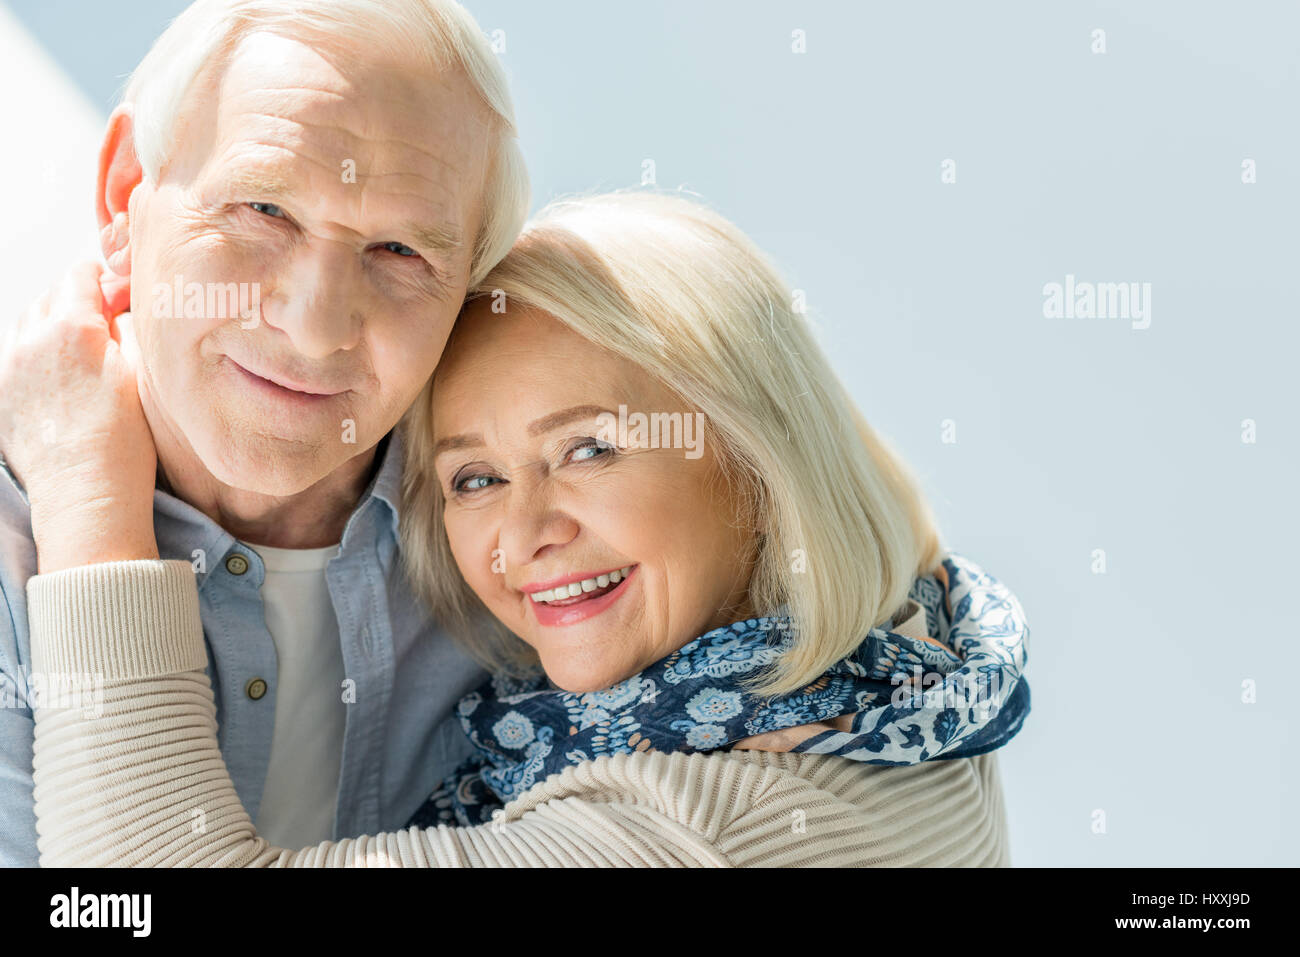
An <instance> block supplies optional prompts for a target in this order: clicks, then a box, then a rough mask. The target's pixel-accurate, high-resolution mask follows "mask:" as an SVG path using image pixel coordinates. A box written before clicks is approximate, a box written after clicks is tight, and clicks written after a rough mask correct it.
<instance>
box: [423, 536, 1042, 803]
mask: <svg viewBox="0 0 1300 957" xmlns="http://www.w3.org/2000/svg"><path fill="white" fill-rule="evenodd" d="M909 598H910V599H911V600H913V601H915V602H917V603H918V604H919V605H920V606H921V607H922V609H923V610H924V612H925V621H926V627H927V631H928V633H929V635H930V637H931V638H933V639H936V640H937V641H938V642H939V643H941V645H942V647H940V646H939V645H936V644H934V643H932V642H927V641H923V640H921V639H918V638H913V637H910V636H908V635H904V634H899V633H898V632H895V631H891V630H889V629H887V628H884V627H877V628H872V629H871V630H870V631H869V632H868V634H867V635H866V637H865V638H864V639H863V641H862V642H861V643H860V644H859V645H858V646H857V647H856V648H855V649H854V651H853V652H852V653H850V654H849V655H848V656H846V657H845V658H842V659H841V660H839V661H838V662H836V663H835V664H834V665H832V666H831V667H830V668H828V669H827V670H826V672H824V673H823V674H822V675H821V676H820V677H818V678H817V679H816V680H814V681H813V682H812V683H810V684H808V685H806V686H805V687H803V688H801V689H799V690H797V691H795V692H794V693H792V694H789V695H786V696H783V697H778V698H759V697H756V696H754V695H752V694H750V693H749V692H748V691H747V690H746V689H745V687H744V685H743V684H742V682H743V681H744V680H745V679H750V680H752V679H753V678H754V677H755V676H756V675H758V674H761V673H763V671H764V670H765V669H767V668H768V667H769V666H770V665H771V664H772V663H773V662H775V661H776V660H777V658H779V657H780V655H781V654H782V653H783V652H784V651H785V650H787V649H788V648H789V647H790V646H791V645H792V644H793V642H794V641H795V638H796V635H795V628H794V626H793V624H792V622H791V620H790V619H789V617H788V616H786V615H784V614H777V615H773V616H769V617H762V618H750V619H746V620H744V621H738V622H735V623H733V624H731V625H728V626H724V627H721V628H715V629H713V630H712V631H709V632H706V633H705V634H703V635H701V636H699V637H698V638H695V639H694V640H692V641H690V642H688V643H687V644H685V645H683V646H682V647H681V648H679V649H678V650H677V651H675V652H673V653H672V654H670V655H668V656H666V657H664V658H662V659H660V660H659V661H658V662H656V663H655V664H653V665H651V666H650V667H648V668H646V669H645V670H644V671H641V672H640V673H638V674H636V675H633V676H632V677H630V678H628V679H626V680H625V681H621V682H619V683H618V684H616V685H613V686H611V687H609V688H606V689H603V690H601V691H592V692H586V693H576V692H568V691H563V690H560V689H557V688H555V687H554V686H553V685H552V684H551V683H550V682H549V681H548V679H547V678H546V676H545V675H544V674H540V673H539V674H538V675H536V676H531V677H528V678H524V679H509V678H504V677H493V678H492V679H490V680H489V681H488V682H486V683H485V684H484V685H483V686H482V687H481V688H479V689H478V690H477V691H475V692H472V693H471V694H468V695H466V696H465V697H464V698H462V699H461V700H460V703H459V705H458V707H457V715H458V717H459V719H460V722H461V725H462V727H463V728H464V730H465V733H466V735H467V736H468V737H469V740H470V741H471V743H472V744H473V745H474V748H475V753H474V754H473V755H471V756H470V757H469V758H468V759H467V760H466V761H465V762H463V763H462V764H461V766H460V767H458V768H457V769H456V771H455V772H453V773H452V774H451V775H450V776H449V777H448V778H447V779H446V780H445V781H444V782H443V784H442V785H441V786H440V787H439V788H438V789H437V790H436V791H435V792H434V793H433V794H432V795H431V796H430V797H429V798H428V799H427V800H426V801H425V803H424V804H423V805H422V806H421V807H420V809H419V810H418V811H417V812H416V813H415V814H414V815H413V816H412V818H411V819H410V821H409V822H408V823H407V825H406V826H407V827H411V826H421V827H427V826H430V825H437V824H449V825H453V826H455V825H460V826H471V825H475V824H481V823H485V822H488V821H490V820H492V818H493V815H494V814H495V813H496V812H497V811H499V810H500V809H501V808H502V807H504V805H505V804H507V803H509V802H510V801H512V800H513V799H515V798H517V797H518V796H519V795H521V794H523V793H524V792H525V791H527V790H528V789H529V788H531V787H533V786H534V785H535V784H538V783H540V782H541V781H544V780H545V779H546V778H548V777H550V776H551V775H553V774H556V773H558V772H560V771H562V770H564V768H566V767H569V766H571V765H575V764H578V763H581V762H583V761H591V760H594V759H595V758H597V757H600V756H601V755H612V754H628V753H632V752H636V751H645V750H656V751H665V752H672V751H685V752H701V751H717V750H729V749H730V746H731V745H732V744H733V743H735V742H737V741H740V740H742V739H744V738H748V737H751V736H753V735H760V734H764V733H767V732H774V731H780V730H783V729H787V728H798V727H800V726H807V725H816V726H819V727H825V728H826V730H822V731H819V732H817V733H814V734H811V735H810V736H809V737H807V738H806V739H805V740H802V741H801V742H799V743H798V744H795V745H794V746H793V747H791V748H790V750H792V751H795V752H804V753H810V754H834V755H839V756H841V757H845V758H848V759H850V760H854V761H862V762H865V763H869V764H886V765H906V764H917V763H920V762H922V761H929V760H935V759H952V758H962V757H972V756H974V755H976V754H982V753H984V752H986V751H992V750H994V749H995V748H999V747H1001V746H1002V745H1004V744H1006V743H1007V741H1009V740H1010V739H1011V738H1012V737H1013V736H1014V735H1015V734H1016V733H1017V732H1018V731H1019V730H1020V727H1021V725H1022V724H1023V722H1024V719H1025V717H1026V715H1028V713H1029V707H1030V700H1029V686H1028V683H1027V682H1026V680H1025V678H1024V674H1023V672H1024V667H1025V664H1026V661H1027V658H1028V642H1029V627H1028V625H1027V624H1026V622H1025V617H1024V612H1023V610H1022V609H1021V607H1020V603H1019V602H1018V601H1017V600H1016V598H1015V596H1014V595H1013V594H1012V593H1011V592H1010V590H1009V589H1007V587H1006V586H1005V585H1003V584H1002V583H1001V582H999V581H998V580H997V579H995V578H994V577H993V576H991V575H989V574H987V573H986V572H984V571H983V570H982V569H981V568H979V567H978V566H977V565H975V564H974V563H973V562H971V561H969V560H968V559H966V558H964V557H962V556H961V555H958V554H956V553H954V552H949V553H947V555H946V556H945V557H944V559H943V561H942V563H941V566H940V567H939V568H938V569H937V570H936V573H935V574H933V575H929V576H923V577H920V578H918V579H916V581H915V582H914V583H913V585H912V588H911V590H910V592H909ZM783 610H784V609H782V611H783ZM831 721H834V724H833V725H831V724H825V723H826V722H831Z"/></svg>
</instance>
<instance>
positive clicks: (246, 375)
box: [227, 357, 341, 410]
mask: <svg viewBox="0 0 1300 957" xmlns="http://www.w3.org/2000/svg"><path fill="white" fill-rule="evenodd" d="M227 358H229V357H227ZM230 368H231V369H232V370H233V372H234V374H235V375H237V376H238V377H239V378H240V379H241V380H242V381H243V382H246V383H247V384H248V385H249V386H250V387H252V389H253V390H254V391H255V392H256V393H257V394H258V395H260V396H263V397H265V398H266V399H267V400H268V401H271V402H275V403H278V404H285V403H288V404H289V405H291V406H293V407H295V408H298V409H301V410H305V409H311V408H321V409H324V408H326V407H327V406H328V404H329V403H330V402H331V400H333V399H334V398H335V397H336V396H337V395H339V394H341V393H335V394H331V395H320V394H316V393H309V392H299V391H298V390H296V389H290V388H287V387H285V386H282V385H277V384H276V383H274V382H272V381H271V380H270V379H264V378H262V377H261V376H259V375H256V374H255V373H252V372H249V371H248V370H247V369H245V368H244V367H243V366H241V365H240V364H239V363H238V362H236V361H235V360H234V359H231V360H230Z"/></svg>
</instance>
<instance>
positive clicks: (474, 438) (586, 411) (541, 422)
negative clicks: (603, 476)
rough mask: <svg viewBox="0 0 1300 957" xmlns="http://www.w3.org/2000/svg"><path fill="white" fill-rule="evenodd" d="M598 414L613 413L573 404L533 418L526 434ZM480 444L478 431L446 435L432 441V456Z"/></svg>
mask: <svg viewBox="0 0 1300 957" xmlns="http://www.w3.org/2000/svg"><path fill="white" fill-rule="evenodd" d="M600 415H614V413H613V412H610V411H609V410H608V409H606V408H605V407H604V406H599V405H575V406H572V407H571V408H568V409H561V410H560V411H559V412H552V413H551V414H549V415H544V416H542V417H541V418H540V419H535V420H534V421H532V422H531V423H529V425H528V434H529V435H534V436H535V435H543V434H545V433H547V432H550V431H552V430H554V429H558V428H560V427H561V426H565V425H568V424H569V423H570V422H573V421H576V420H578V419H594V418H596V417H597V416H600ZM482 445H483V436H482V435H481V434H480V433H478V432H462V433H461V434H460V435H447V436H443V437H442V438H441V439H439V440H438V441H437V442H436V443H434V446H433V455H434V458H437V457H438V456H439V455H441V454H442V453H443V452H451V451H453V450H455V449H470V448H481V447H482Z"/></svg>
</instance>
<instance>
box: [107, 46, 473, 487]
mask: <svg viewBox="0 0 1300 957" xmlns="http://www.w3.org/2000/svg"><path fill="white" fill-rule="evenodd" d="M358 59H360V58H358V57H353V58H351V59H350V60H349V61H348V63H347V65H346V66H345V67H344V69H343V70H342V71H340V69H339V68H338V66H337V65H332V64H331V62H330V61H328V60H327V59H326V58H324V57H322V56H321V55H320V54H318V53H317V52H315V50H313V49H312V48H311V47H310V46H308V45H305V44H303V43H300V42H298V41H295V40H290V39H286V38H283V37H279V36H275V35H271V34H254V35H251V36H249V37H246V38H245V39H244V40H243V41H242V42H241V43H240V44H239V45H238V47H237V48H236V50H235V52H234V54H233V56H232V58H231V60H230V62H229V64H228V65H227V66H226V68H225V69H224V71H221V72H220V74H219V81H216V80H211V81H208V82H207V83H206V84H205V86H204V87H203V89H202V92H199V91H198V88H197V87H196V92H195V93H194V94H193V98H192V99H191V101H190V104H189V106H188V108H187V110H186V112H185V115H184V117H183V118H182V122H181V123H179V124H178V125H177V131H176V135H177V137H178V143H179V144H180V145H179V146H178V149H177V151H176V152H175V153H174V154H173V159H172V161H171V162H170V163H169V165H168V167H167V169H166V170H164V171H163V173H162V175H161V176H160V182H159V183H158V184H156V185H154V184H151V183H149V182H147V181H146V182H145V183H143V184H142V185H141V186H139V187H137V188H136V190H135V191H134V193H133V194H132V196H131V203H130V217H131V260H132V267H131V299H132V313H133V316H134V328H135V332H136V338H137V340H138V341H139V344H140V349H141V355H142V359H143V369H142V371H141V383H140V385H141V395H142V399H144V400H145V403H146V409H147V410H149V411H150V413H151V425H152V427H153V428H154V431H155V433H157V432H158V429H159V428H160V427H161V428H163V429H165V430H167V431H168V432H169V433H171V438H173V439H174V440H178V441H179V440H183V442H184V443H187V444H188V445H189V446H190V447H192V448H193V450H194V453H195V454H196V455H197V456H198V458H199V459H201V460H202V462H203V464H204V465H205V466H206V467H207V469H208V471H209V472H211V473H212V475H213V476H214V477H215V478H216V479H217V480H218V481H220V482H223V483H225V484H227V485H231V486H233V487H236V488H241V489H247V490H251V491H255V492H260V493H263V494H267V495H289V494H293V493H295V492H298V491H301V490H302V489H304V488H307V487H309V486H311V485H312V484H314V483H316V482H318V481H319V480H320V479H322V478H323V477H325V476H326V475H328V474H329V473H331V472H333V471H334V470H335V469H336V468H338V467H339V466H340V465H341V464H343V463H344V462H346V461H347V460H348V459H351V458H353V457H355V456H356V455H358V454H360V453H361V452H363V451H365V450H367V449H369V448H370V447H372V446H373V445H374V444H375V443H376V442H378V441H379V439H380V438H382V437H383V435H384V433H386V432H387V431H388V430H389V429H390V428H392V426H393V425H394V424H395V423H396V422H397V420H398V419H399V418H400V417H401V415H402V413H403V412H404V411H405V410H406V409H407V407H408V406H409V405H410V404H411V402H412V401H413V400H414V398H415V397H416V395H417V394H418V392H419V391H420V389H421V388H422V387H423V385H424V384H425V382H426V380H427V379H428V378H429V376H430V375H431V374H432V372H433V369H434V366H435V365H437V362H438V357H439V356H440V355H441V353H442V348H443V345H444V343H445V342H446V339H447V335H448V333H449V332H450V329H451V325H452V322H453V321H454V319H455V317H456V313H457V311H458V309H459V307H460V304H461V301H462V299H463V298H464V294H465V288H466V285H467V282H468V277H469V268H470V256H471V252H472V247H473V244H474V238H475V235H476V233H477V230H478V228H479V223H480V219H481V214H482V210H481V203H482V193H483V182H484V171H485V168H486V165H487V162H488V158H489V146H490V135H491V132H490V127H489V125H488V119H489V116H488V112H487V109H486V107H484V106H483V105H482V104H481V103H480V101H479V100H478V99H477V98H476V97H475V95H474V93H473V91H472V89H471V87H470V85H469V83H468V82H467V81H466V80H465V79H464V78H463V77H462V76H460V75H458V74H444V75H441V76H431V75H429V74H428V73H427V72H423V71H416V70H414V69H412V68H411V66H410V65H409V64H405V65H403V64H402V63H398V62H386V61H384V60H383V59H382V58H381V57H380V56H378V55H374V56H369V57H367V58H366V61H367V62H364V63H358V62H357V60H358ZM335 63H336V64H337V60H336V61H335ZM232 283H233V284H237V285H235V286H230V285H228V284H232ZM195 284H198V285H197V286H196V285H195ZM239 284H246V285H239ZM168 287H171V289H172V293H168V292H167V291H166V290H167V288H168ZM236 295H239V296H240V297H241V298H240V303H239V305H240V306H241V307H248V306H253V307H254V308H253V309H252V310H251V314H249V315H241V314H240V313H239V310H238V309H237V308H235V307H234V297H235V296H236ZM196 296H201V297H202V298H201V299H199V298H196ZM223 297H224V298H223ZM199 302H202V303H203V306H202V308H201V309H200V308H198V303H199ZM259 305H260V309H259V308H256V307H257V306H259ZM214 307H215V308H214ZM223 307H224V308H223ZM199 312H201V313H202V315H196V313H199ZM223 313H225V317H223V315H222V314H223ZM266 380H276V381H278V382H280V383H281V384H280V385H274V384H272V383H271V382H269V381H266ZM285 386H288V387H289V388H285ZM307 393H315V394H307Z"/></svg>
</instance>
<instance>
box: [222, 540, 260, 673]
mask: <svg viewBox="0 0 1300 957" xmlns="http://www.w3.org/2000/svg"><path fill="white" fill-rule="evenodd" d="M226 571H228V572H230V574H232V575H242V574H244V572H246V571H248V559H247V558H245V557H244V556H243V555H240V554H239V553H238V552H236V553H235V554H234V555H231V556H230V557H229V558H227V559H226ZM259 697H260V696H259Z"/></svg>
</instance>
